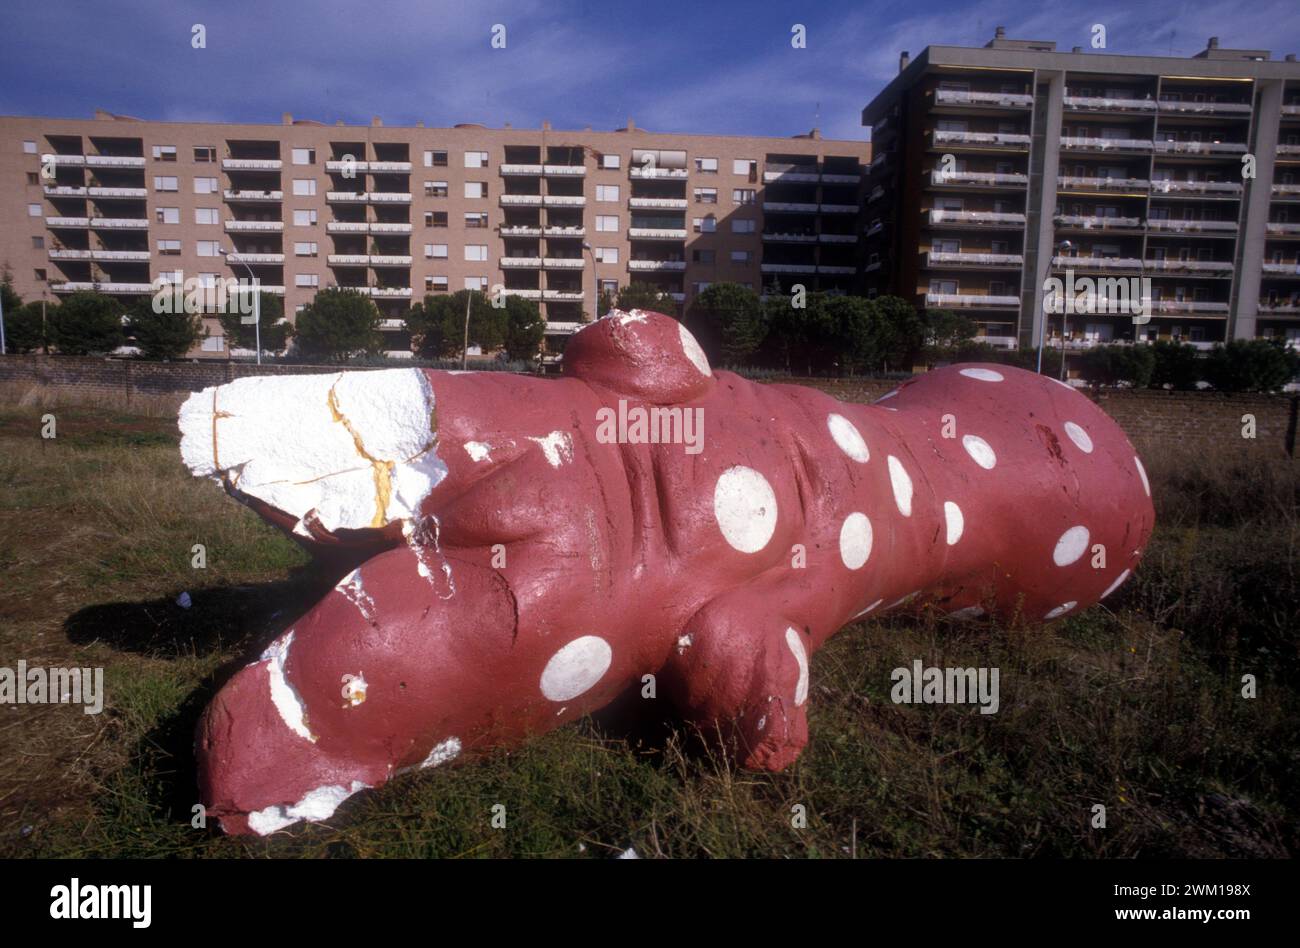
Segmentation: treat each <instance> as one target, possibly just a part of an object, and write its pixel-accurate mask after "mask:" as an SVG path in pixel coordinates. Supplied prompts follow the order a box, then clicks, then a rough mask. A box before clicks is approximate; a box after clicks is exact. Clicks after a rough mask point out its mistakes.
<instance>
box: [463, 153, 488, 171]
mask: <svg viewBox="0 0 1300 948" xmlns="http://www.w3.org/2000/svg"><path fill="white" fill-rule="evenodd" d="M487 166H488V156H487V152H485V151H467V152H465V167H466V168H486V167H487Z"/></svg>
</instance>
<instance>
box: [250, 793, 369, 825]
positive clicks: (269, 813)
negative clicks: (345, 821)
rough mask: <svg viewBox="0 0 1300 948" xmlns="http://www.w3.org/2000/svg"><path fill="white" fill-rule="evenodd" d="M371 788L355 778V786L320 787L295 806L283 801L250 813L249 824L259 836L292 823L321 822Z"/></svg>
mask: <svg viewBox="0 0 1300 948" xmlns="http://www.w3.org/2000/svg"><path fill="white" fill-rule="evenodd" d="M369 788H370V785H369V784H366V783H362V782H361V781H360V780H354V781H352V787H351V789H348V788H345V787H342V786H340V785H338V784H333V785H329V786H324V787H317V788H316V789H315V790H311V791H309V792H308V793H306V794H305V795H304V796H303V798H302V799H301V800H299V801H298V802H297V803H295V804H293V805H291V806H285V805H283V804H281V805H278V806H268V807H264V808H263V809H261V810H255V811H253V812H252V813H250V814H248V826H249V829H251V830H252V831H253V832H254V833H257V834H258V835H259V836H265V835H266V834H267V833H274V832H275V831H276V830H282V829H284V828H285V827H286V826H291V825H292V824H294V823H297V822H298V821H299V820H307V821H309V822H311V823H318V822H320V821H321V820H327V819H329V818H330V817H331V816H333V815H334V811H335V810H337V809H338V808H339V805H340V804H341V803H342V802H343V801H344V800H346V799H347V798H348V797H350V796H352V795H353V794H354V793H359V792H360V791H362V790H368V789H369Z"/></svg>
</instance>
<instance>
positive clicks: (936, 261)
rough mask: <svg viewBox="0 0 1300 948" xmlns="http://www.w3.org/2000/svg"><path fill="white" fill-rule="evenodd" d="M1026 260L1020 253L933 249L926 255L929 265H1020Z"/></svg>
mask: <svg viewBox="0 0 1300 948" xmlns="http://www.w3.org/2000/svg"><path fill="white" fill-rule="evenodd" d="M1024 262H1025V258H1024V256H1023V255H1022V254H1018V253H971V252H961V251H957V252H952V251H940V250H931V251H927V253H926V255H925V265H926V266H927V267H942V266H958V267H1019V266H1022V265H1023V264H1024Z"/></svg>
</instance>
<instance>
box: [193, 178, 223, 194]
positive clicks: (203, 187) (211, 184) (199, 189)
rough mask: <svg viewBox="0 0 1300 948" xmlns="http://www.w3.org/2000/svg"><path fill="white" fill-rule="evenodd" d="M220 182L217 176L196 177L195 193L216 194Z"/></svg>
mask: <svg viewBox="0 0 1300 948" xmlns="http://www.w3.org/2000/svg"><path fill="white" fill-rule="evenodd" d="M219 187H220V184H219V183H218V181H217V179H216V178H195V179H194V193H195V194H216V193H217V190H218V188H219Z"/></svg>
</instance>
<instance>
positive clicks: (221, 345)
mask: <svg viewBox="0 0 1300 948" xmlns="http://www.w3.org/2000/svg"><path fill="white" fill-rule="evenodd" d="M225 348H226V337H225V336H205V337H204V339H203V351H204V352H223V351H225Z"/></svg>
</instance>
